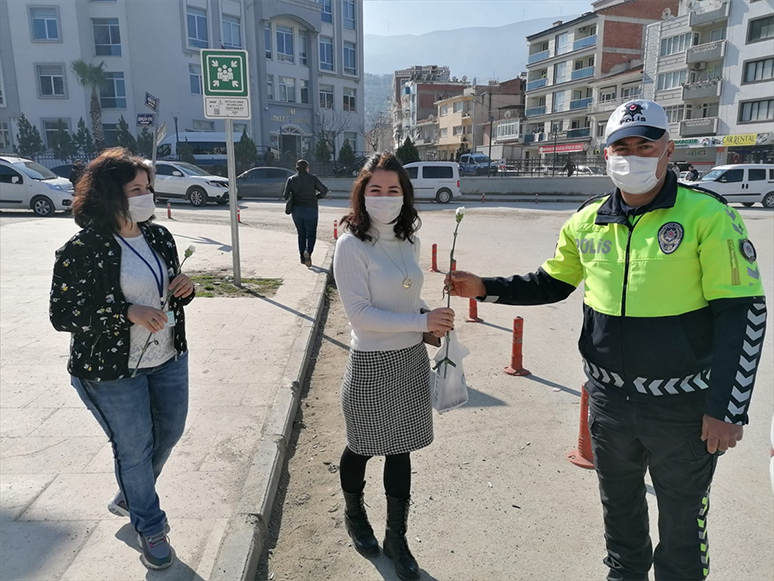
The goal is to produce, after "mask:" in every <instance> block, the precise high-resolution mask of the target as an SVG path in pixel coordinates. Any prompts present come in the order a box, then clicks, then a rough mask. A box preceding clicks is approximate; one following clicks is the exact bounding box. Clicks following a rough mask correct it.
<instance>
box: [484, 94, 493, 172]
mask: <svg viewBox="0 0 774 581" xmlns="http://www.w3.org/2000/svg"><path fill="white" fill-rule="evenodd" d="M493 122H494V115H492V88H491V87H490V88H489V168H488V170H489V171H487V172H486V173H487V175H492V137H493V135H492V123H493Z"/></svg>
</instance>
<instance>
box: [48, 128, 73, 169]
mask: <svg viewBox="0 0 774 581" xmlns="http://www.w3.org/2000/svg"><path fill="white" fill-rule="evenodd" d="M51 149H52V150H53V152H54V157H56V158H57V159H61V160H62V161H65V162H67V161H69V160H70V158H71V157H75V155H76V153H77V148H76V146H75V144H74V143H73V136H72V135H70V132H69V131H68V130H67V125H66V124H65V122H64V121H62V120H61V119H58V120H57V122H56V133H54V135H53V136H52V137H51Z"/></svg>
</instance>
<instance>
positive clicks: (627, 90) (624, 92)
mask: <svg viewBox="0 0 774 581" xmlns="http://www.w3.org/2000/svg"><path fill="white" fill-rule="evenodd" d="M640 91H641V88H640V85H629V86H628V87H621V98H622V99H637V98H638V97H639V96H640Z"/></svg>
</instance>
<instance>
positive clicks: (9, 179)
mask: <svg viewBox="0 0 774 581" xmlns="http://www.w3.org/2000/svg"><path fill="white" fill-rule="evenodd" d="M414 169H416V168H414ZM13 178H16V183H17V184H23V183H24V178H23V177H22V175H21V174H20V173H19V172H18V171H16V170H15V169H11V168H10V167H8V166H7V165H0V184H12V183H14V181H13Z"/></svg>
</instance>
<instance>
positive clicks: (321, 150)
mask: <svg viewBox="0 0 774 581" xmlns="http://www.w3.org/2000/svg"><path fill="white" fill-rule="evenodd" d="M314 158H315V159H316V160H317V161H320V162H324V163H327V162H329V161H330V160H331V150H330V149H329V148H328V142H327V141H323V140H322V139H319V140H318V141H317V145H316V146H315V148H314Z"/></svg>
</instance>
